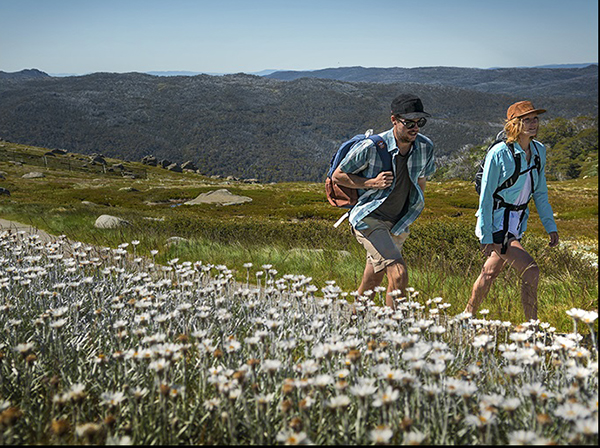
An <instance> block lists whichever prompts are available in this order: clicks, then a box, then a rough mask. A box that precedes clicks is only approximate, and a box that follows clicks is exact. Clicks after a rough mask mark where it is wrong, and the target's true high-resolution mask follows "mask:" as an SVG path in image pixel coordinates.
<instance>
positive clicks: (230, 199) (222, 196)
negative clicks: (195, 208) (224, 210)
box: [184, 188, 252, 205]
mask: <svg viewBox="0 0 600 448" xmlns="http://www.w3.org/2000/svg"><path fill="white" fill-rule="evenodd" d="M251 201H252V198H249V197H247V196H238V195H235V194H232V193H231V192H230V191H229V190H227V189H225V188H222V189H220V190H214V191H209V192H207V193H202V194H200V195H198V197H197V198H196V199H192V200H191V201H187V202H184V204H185V205H196V204H218V205H236V204H243V203H245V202H251Z"/></svg>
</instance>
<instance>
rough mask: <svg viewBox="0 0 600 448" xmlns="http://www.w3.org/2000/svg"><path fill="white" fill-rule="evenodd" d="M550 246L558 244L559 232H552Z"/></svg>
mask: <svg viewBox="0 0 600 448" xmlns="http://www.w3.org/2000/svg"><path fill="white" fill-rule="evenodd" d="M549 235H550V243H549V246H550V247H555V246H558V232H550V233H549Z"/></svg>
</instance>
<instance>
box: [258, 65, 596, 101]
mask: <svg viewBox="0 0 600 448" xmlns="http://www.w3.org/2000/svg"><path fill="white" fill-rule="evenodd" d="M266 77H267V78H270V79H278V80H281V81H293V80H297V79H301V78H320V79H329V80H337V81H345V82H367V83H384V84H395V83H418V84H428V85H438V86H439V85H443V86H450V87H457V88H461V89H469V90H477V91H479V92H487V93H499V94H511V95H525V96H528V97H529V96H532V95H544V96H568V97H581V98H587V97H589V96H590V95H594V96H595V95H597V93H598V64H589V65H586V66H582V67H575V68H570V67H564V68H562V67H561V68H540V67H533V68H528V67H523V68H497V69H481V68H461V67H417V68H400V67H392V68H378V67H360V66H357V67H339V68H326V69H322V70H314V71H281V72H275V73H273V74H271V75H267V76H266Z"/></svg>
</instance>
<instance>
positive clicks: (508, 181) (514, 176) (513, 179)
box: [494, 143, 521, 194]
mask: <svg viewBox="0 0 600 448" xmlns="http://www.w3.org/2000/svg"><path fill="white" fill-rule="evenodd" d="M506 146H507V147H508V149H509V150H510V153H511V154H512V156H513V159H514V161H515V170H514V171H513V173H512V175H511V176H510V177H509V178H508V179H506V180H505V181H504V182H503V183H502V184H501V185H500V186H499V187H498V188H497V189H496V191H495V192H494V194H496V193H497V192H499V191H500V190H505V189H506V188H509V187H512V186H513V185H514V184H515V182H516V181H517V179H518V178H519V175H520V174H521V154H520V153H517V152H515V145H514V144H513V143H506Z"/></svg>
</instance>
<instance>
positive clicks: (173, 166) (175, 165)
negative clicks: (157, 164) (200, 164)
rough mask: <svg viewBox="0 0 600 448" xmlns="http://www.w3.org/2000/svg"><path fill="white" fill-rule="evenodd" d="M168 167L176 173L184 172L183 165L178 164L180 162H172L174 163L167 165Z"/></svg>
mask: <svg viewBox="0 0 600 448" xmlns="http://www.w3.org/2000/svg"><path fill="white" fill-rule="evenodd" d="M167 169H168V170H169V171H173V172H174V173H182V172H183V170H182V169H181V167H180V166H179V164H178V163H172V164H170V165H169V166H168V167H167Z"/></svg>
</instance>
